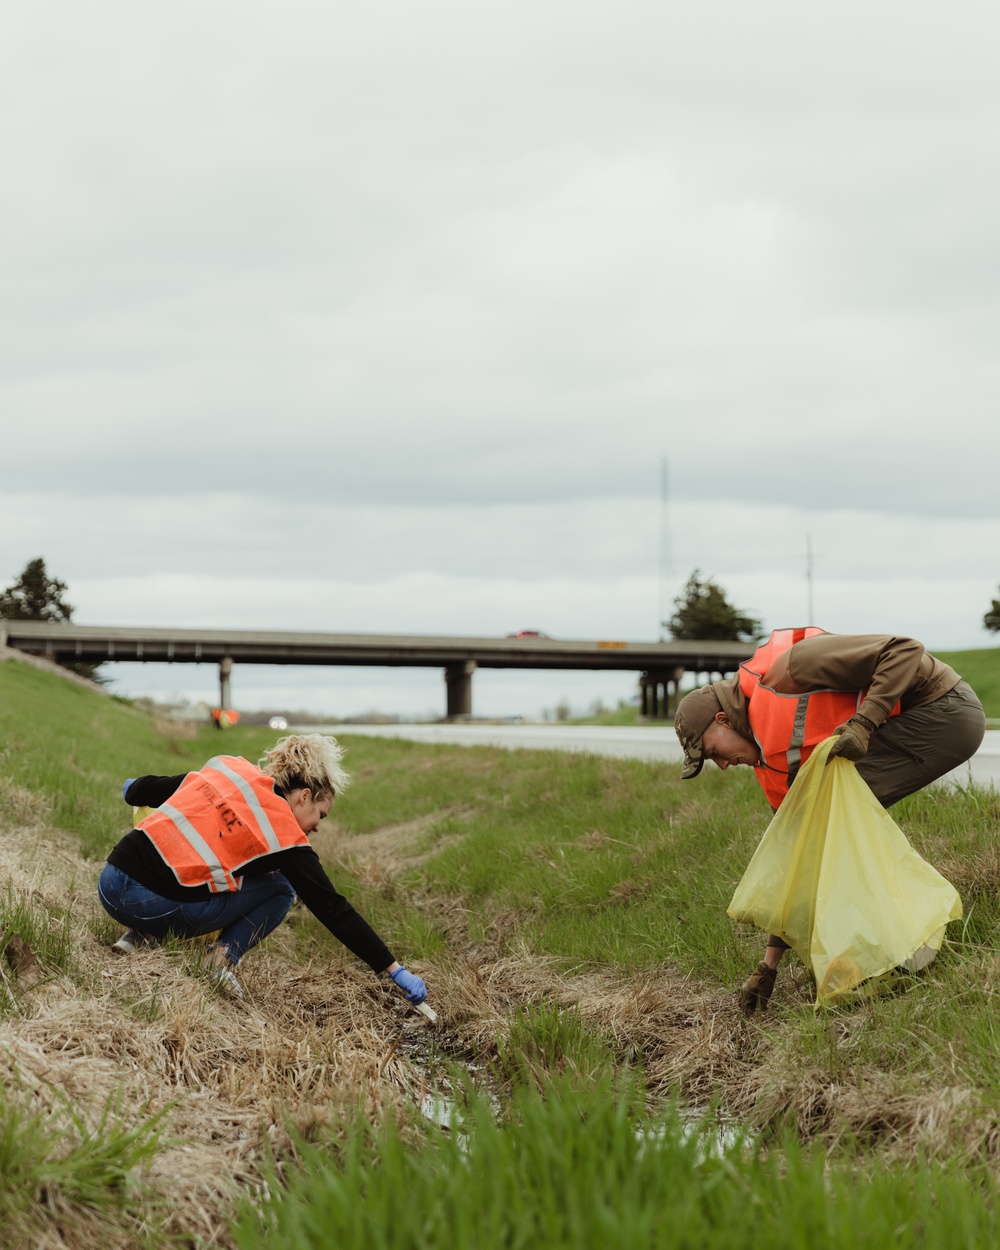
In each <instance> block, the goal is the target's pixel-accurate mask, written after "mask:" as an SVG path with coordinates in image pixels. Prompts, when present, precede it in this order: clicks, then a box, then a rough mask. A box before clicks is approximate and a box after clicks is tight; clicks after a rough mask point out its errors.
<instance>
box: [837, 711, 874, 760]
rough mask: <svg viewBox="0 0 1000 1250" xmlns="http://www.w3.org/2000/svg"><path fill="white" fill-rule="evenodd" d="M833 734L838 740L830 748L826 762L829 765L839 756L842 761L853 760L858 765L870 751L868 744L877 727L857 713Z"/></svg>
mask: <svg viewBox="0 0 1000 1250" xmlns="http://www.w3.org/2000/svg"><path fill="white" fill-rule="evenodd" d="M833 732H834V734H835V735H836V739H837V740H836V742H834V744H833V746H832V747H831V748H830V754H829V755H828V756H827V757H826V762H827V763H828V764H829V762H830V761H831V760H832V759H833V758H834V757H835V756H838V755H839V756H840V758H841V759H842V760H853V761H854V762H855V763H857V761H858V760H860V759H864V757H865V755H866V753H867V751H868V743H869V742H870V741H871V736H872V734H873V733H874V732H875V726H874V725H873V724H872V722H871V721H870V720H869V719H868V717H867V716H862V715H861V713H860V712H855V714H854V715H853V716H852V717H851V719H850V720H849V721H847V722H845V723H844V724H843V725H838V726H837V728H836V729H835V730H834V731H833Z"/></svg>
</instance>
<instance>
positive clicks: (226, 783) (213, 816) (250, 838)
mask: <svg viewBox="0 0 1000 1250" xmlns="http://www.w3.org/2000/svg"><path fill="white" fill-rule="evenodd" d="M139 828H140V829H142V830H143V832H144V833H145V834H146V836H147V837H148V838H149V840H150V841H151V842H152V843H153V845H154V846H155V847H156V849H157V850H158V851H159V853H160V855H161V856H162V857H163V862H164V863H165V864H166V865H167V867H168V868H170V870H171V871H172V872H173V874H174V876H175V877H176V878H177V880H178V881H179V882H180V884H181V885H188V886H195V885H207V886H208V888H209V889H210V890H211V891H212V892H213V893H214V894H222V893H225V892H227V891H232V890H238V889H240V887H241V886H242V885H243V878H242V877H241V876H237V875H236V874H237V873H239V872H240V871H241V869H243V868H245V867H246V866H247V864H249V863H251V862H252V861H253V860H255V859H259V858H260V857H261V856H262V855H271V854H273V853H274V852H275V851H283V850H286V849H287V848H288V847H292V846H307V845H308V844H309V839H308V838H307V837H306V835H305V833H303V831H302V830H301V829H300V828H299V822H298V821H297V820H296V819H295V817H294V816H293V815H292V811H291V808H290V807H289V806H288V804H287V803H286V802H285V800H284V799H283V798H282V797H281V795H279V794H275V792H274V781H273V780H272V779H271V778H270V777H268V776H266V775H265V774H264V773H262V772H261V771H260V769H259V768H255V767H254V765H253V764H251V763H250V762H249V760H244V759H241V758H240V757H239V756H235V755H217V756H216V757H215V758H214V759H211V760H209V761H208V763H207V764H206V765H205V767H204V768H202V769H199V771H198V772H196V773H188V775H187V776H186V777H185V778H184V780H183V781H182V782H181V784H180V785H179V786H178V788H177V789H176V790H175V791H174V793H173V794H172V795H171V796H170V798H169V799H168V800H167V802H166V803H163V804H161V805H160V806H159V807H158V808H157V809H156V810H155V811H154V812H153V813H152V814H151V815H149V816H147V817H146V819H145V820H143V821H141V822H140V824H139Z"/></svg>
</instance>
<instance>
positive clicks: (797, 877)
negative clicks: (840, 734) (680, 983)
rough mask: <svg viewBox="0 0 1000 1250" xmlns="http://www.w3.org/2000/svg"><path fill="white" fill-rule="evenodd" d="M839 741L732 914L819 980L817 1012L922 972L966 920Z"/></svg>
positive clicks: (810, 774) (810, 770)
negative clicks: (874, 983) (871, 982)
mask: <svg viewBox="0 0 1000 1250" xmlns="http://www.w3.org/2000/svg"><path fill="white" fill-rule="evenodd" d="M833 741H834V739H833V738H827V739H826V740H825V741H824V742H821V743H820V744H819V746H817V747H816V749H815V750H814V751H813V753H812V755H811V756H810V757H809V759H808V760H807V761H806V762H805V764H803V766H802V769H801V770H800V772H799V775H798V777H797V778H796V780H795V784H794V785H793V786H792V788H791V789H790V790H789V792H788V797H787V798H786V799H785V801H784V802H783V803H782V804H781V807H780V808H779V809H778V811H777V814H776V815H775V817H774V819H773V820H772V821H771V823H770V824H769V825H768V827H767V829H766V830H765V831H764V836H763V837H762V838H761V840H760V844H759V845H758V847H757V850H756V851H755V852H754V856H753V859H751V861H750V863H749V865H748V867H747V870H746V872H745V873H744V874H743V879H742V881H740V883H739V885H738V886H737V887H736V893H735V894H734V895H733V899H732V902H731V903H730V904H729V907H728V909H727V912H728V914H729V915H730V916H731V917H732V918H733V919H734V920H737V921H742V922H745V923H749V924H754V925H756V926H757V927H758V928H759V929H763V930H764V932H765V933H776V934H777V935H778V936H779V937H781V938H783V939H784V940H785V941H786V942H787V943H788V944H789V946H791V947H792V949H793V950H794V951H795V953H796V954H797V955H798V957H799V958H800V959H801V960H802V962H803V963H804V964H805V966H806V967H807V968H809V969H810V970H811V971H812V974H813V976H814V977H815V978H816V986H817V991H816V1006H817V1007H818V1006H820V1005H821V1004H822V1003H825V1002H827V1003H828V1002H832V1001H834V1000H836V998H837V997H838V995H841V994H844V993H845V992H846V991H848V990H850V989H853V988H854V987H855V986H856V985H858V984H860V982H862V981H864V980H866V979H867V978H868V977H877V976H880V975H881V974H882V973H883V972H887V971H888V970H889V969H890V968H896V967H900V966H903V965H906V964H908V961H909V966H911V967H922V966H924V965H925V964H927V963H929V962H930V960H931V959H933V957H934V954H935V953H936V952H937V951H938V950H939V949H940V946H941V942H942V940H943V938H944V930H945V926H946V925H947V923H948V921H949V920H957V919H958V918H959V916H961V914H962V901H961V899H960V898H959V897H958V891H957V890H956V889H955V887H954V886H953V885H952V884H951V883H950V882H949V881H946V880H945V878H944V877H942V876H941V874H940V873H939V872H938V871H937V870H936V869H935V868H932V867H931V865H930V864H928V863H927V861H926V860H925V859H922V858H921V857H920V856H919V855H918V854H917V852H916V851H915V850H914V849H913V847H912V846H910V844H909V842H907V840H906V837H905V836H904V834H903V832H902V830H901V829H900V828H899V827H898V826H897V825H896V823H895V822H894V821H893V819H892V817H891V816H890V815H889V813H888V812H887V811H886V810H885V809H884V808H883V807H882V806H881V805H880V804H879V802H878V800H877V799H876V798H875V796H874V794H872V792H871V790H869V788H868V787H867V786H866V785H865V783H864V781H862V779H861V778H860V777H859V776H858V772H857V769H856V768H855V766H854V765H853V764H852V763H851V762H850V761H848V760H843V759H839V758H836V759H834V760H833V761H832V762H831V763H830V765H829V767H827V756H828V755H829V754H830V747H831V745H832V744H833Z"/></svg>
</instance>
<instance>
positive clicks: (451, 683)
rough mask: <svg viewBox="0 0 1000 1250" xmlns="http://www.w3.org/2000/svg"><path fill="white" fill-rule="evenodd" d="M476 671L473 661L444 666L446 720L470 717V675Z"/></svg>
mask: <svg viewBox="0 0 1000 1250" xmlns="http://www.w3.org/2000/svg"><path fill="white" fill-rule="evenodd" d="M475 671H476V661H475V660H459V661H458V662H457V663H455V664H446V665H445V666H444V682H445V691H446V693H447V711H446V713H445V715H446V717H447V719H448V720H457V719H458V717H460V716H471V715H472V674H473V673H474V672H475Z"/></svg>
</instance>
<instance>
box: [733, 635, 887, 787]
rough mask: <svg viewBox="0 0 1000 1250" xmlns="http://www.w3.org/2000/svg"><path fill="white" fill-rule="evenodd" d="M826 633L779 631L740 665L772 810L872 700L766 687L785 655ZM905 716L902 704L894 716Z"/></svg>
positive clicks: (759, 771) (856, 694) (760, 776)
mask: <svg viewBox="0 0 1000 1250" xmlns="http://www.w3.org/2000/svg"><path fill="white" fill-rule="evenodd" d="M826 632H827V631H826V630H825V629H818V628H817V627H816V626H814V625H809V626H806V627H804V628H801V629H776V630H775V631H774V632H773V633H772V634H771V636H770V638H768V640H767V642H765V643H763V645H761V646H760V647H758V648H757V650H756V651H755V652H754V653H753V655H752V656H751V657H750V659H749V660H744V662H743V663H742V664H741V665H740V689H741V690H742V691H743V694H744V697H745V698H746V701H747V718H748V719H749V721H750V729H751V730H752V732H753V736H754V739H755V741H756V743H757V745H758V746H759V747H760V759H761V763H760V766H759V767H758V768H756V769H755V770H754V771H755V773H756V775H757V780H758V781H759V782H760V785H761V788H762V789H763V791H764V794H765V796H766V797H767V801H768V802H769V803H770V804H771V806H772V807H777V806H778V805H779V804H780V803H781V800H782V799H783V798H784V797H785V795H786V794H787V793H788V790H789V787H790V786H791V784H792V782H793V781H794V780H795V778H796V776H797V775H798V771H799V769H800V768H801V767H802V765H803V764H804V763H805V762H806V760H807V759H808V758H809V756H810V755H811V754H812V751H813V748H814V747H815V746H817V745H818V744H819V743H820V742H822V741H823V740H824V739H825V738H829V737H830V735H831V734H832V733H833V731H834V730H835V729H836V728H837V726H838V725H843V724H844V723H845V721H849V720H850V719H851V717H852V716H853V715H854V713H855V712H856V711H857V710H858V708H859V707H860V706H861V703H862V700H863V699H864V697H865V695H866V694H867V690H850V691H844V690H812V691H810V692H809V693H808V694H778V693H777V692H776V691H774V690H771V689H770V688H769V687H768V686H763V685H761V679H762V678H763V676H764V674H765V673H766V672H767V670H768V669H769V668H770V667H771V665H772V664H773V663H774V661H775V659H776V658H777V657H778V656H779V655H780V654H781V653H782V652H783V651H788V650H789V649H790V648H791V647H793V646H794V645H795V643H797V642H801V641H802V639H803V638H815V637H816V635H817V634H825V633H826ZM899 710H900V708H899V704H898V703H897V704H896V706H895V707H894V708H893V710H892V711H891V712H890V713H889V715H890V716H897V715H898V714H899Z"/></svg>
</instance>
